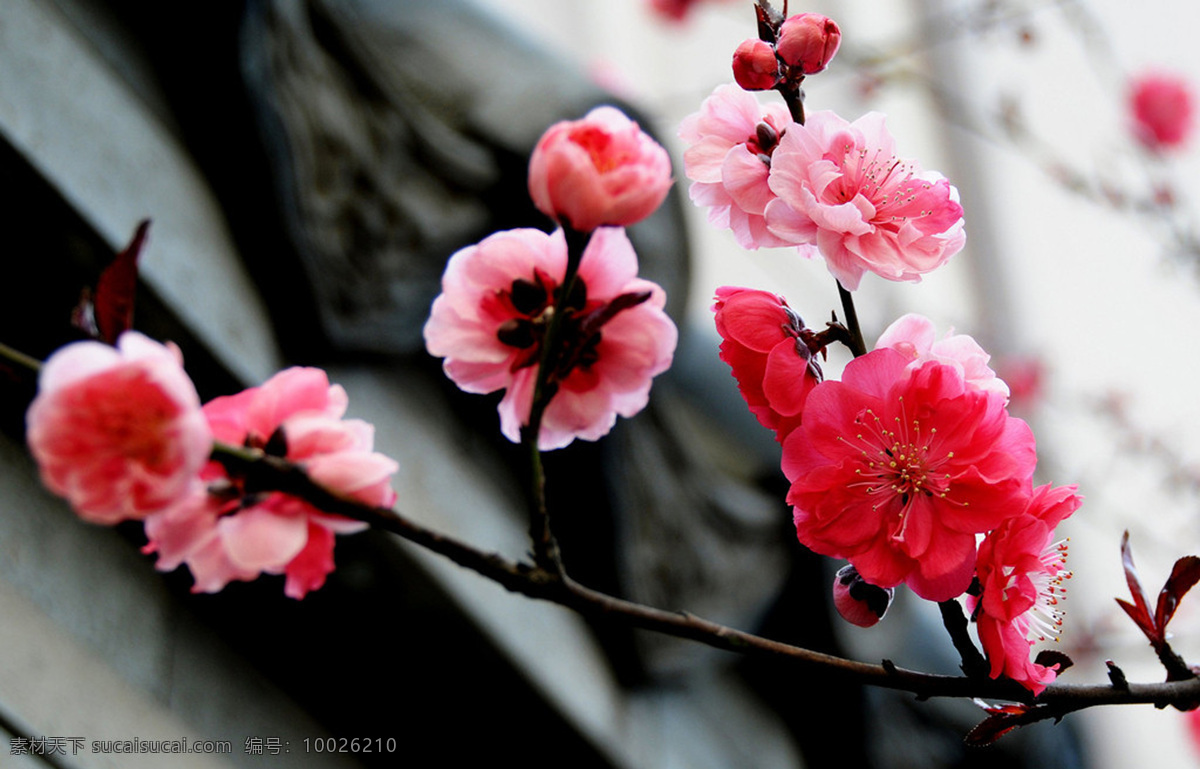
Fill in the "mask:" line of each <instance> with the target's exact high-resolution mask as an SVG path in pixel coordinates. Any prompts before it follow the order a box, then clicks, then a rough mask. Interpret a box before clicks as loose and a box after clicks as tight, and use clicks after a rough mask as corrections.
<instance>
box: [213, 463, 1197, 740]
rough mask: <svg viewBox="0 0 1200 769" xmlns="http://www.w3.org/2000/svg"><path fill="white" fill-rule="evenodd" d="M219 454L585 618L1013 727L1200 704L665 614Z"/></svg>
mask: <svg viewBox="0 0 1200 769" xmlns="http://www.w3.org/2000/svg"><path fill="white" fill-rule="evenodd" d="M213 458H214V459H216V460H217V461H219V462H221V463H222V464H223V465H225V467H226V468H227V469H228V470H229V471H230V472H231V473H236V474H239V475H242V476H243V477H245V478H246V481H247V484H248V485H250V486H251V487H253V488H258V489H260V490H266V489H272V490H276V491H281V492H284V493H287V494H293V495H295V496H297V497H301V498H303V499H305V500H306V501H308V502H310V503H312V504H313V505H314V506H316V507H318V508H320V509H321V510H324V511H326V512H329V513H334V514H337V515H344V516H346V517H348V518H353V519H355V520H359V521H363V522H365V523H368V524H370V525H371V526H373V527H375V528H378V529H382V530H384V531H389V532H391V533H393V534H396V535H398V536H400V537H403V538H404V539H406V540H408V541H410V542H412V543H414V544H416V545H419V546H421V547H424V548H426V549H428V550H431V551H433V552H435V553H438V554H439V555H442V556H444V557H446V558H448V559H450V560H451V561H453V562H454V563H456V564H458V565H459V566H462V567H464V568H467V569H470V570H472V571H474V572H476V573H477V574H479V575H481V576H483V577H485V578H487V579H490V580H492V581H494V582H496V583H498V584H500V585H501V586H503V587H504V588H505V589H507V590H509V591H511V592H514V593H519V594H521V595H524V596H527V597H529V598H535V599H539V600H545V601H550V602H552V603H557V604H560V605H562V606H565V607H567V608H570V609H573V610H575V611H577V612H579V613H581V614H585V615H588V616H592V617H599V618H604V619H609V620H612V621H616V622H624V623H627V624H629V625H632V626H634V627H637V628H641V629H644V630H651V631H655V632H660V633H665V634H667V635H672V636H676V637H679V638H686V639H690V640H693V641H697V642H699V643H703V644H707V645H708V646H712V647H715V648H718V649H724V650H727V651H731V652H738V653H741V654H753V655H758V656H763V657H768V658H775V659H778V660H779V661H780V662H781V663H785V664H795V665H800V666H801V667H803V668H807V669H814V670H815V669H822V670H826V671H833V672H835V673H837V674H838V675H839V676H841V677H842V678H843V679H844V680H845V681H846V682H848V683H850V682H853V683H859V684H866V685H870V686H878V687H882V688H887V689H897V690H902V691H908V692H912V693H913V694H914V695H916V696H917V698H918V699H928V698H930V697H972V698H982V699H986V700H1003V701H1009V702H1020V703H1024V704H1026V705H1030V706H1032V707H1030V708H1028V709H1027V710H1023V711H1022V712H1021V714H1020V715H1014V716H1013V717H1012V718H1013V720H1017V719H1019V720H1020V723H1014V724H1013V725H1014V726H1019V725H1022V724H1024V723H1032V722H1033V721H1039V720H1044V719H1049V718H1054V719H1058V718H1061V717H1062V716H1064V715H1066V714H1068V713H1072V712H1075V711H1077V710H1083V709H1085V708H1090V707H1096V706H1099V705H1130V704H1152V705H1154V706H1155V707H1157V708H1163V707H1166V706H1168V705H1175V706H1178V707H1181V708H1187V707H1191V706H1194V704H1195V703H1196V702H1197V701H1200V678H1193V679H1191V680H1188V681H1173V682H1164V683H1129V684H1125V685H1122V686H1116V685H1114V684H1112V683H1107V684H1089V685H1079V684H1074V685H1071V684H1059V683H1054V684H1051V685H1050V686H1048V687H1047V688H1046V690H1045V691H1043V692H1042V694H1041V695H1040V696H1038V697H1036V698H1035V697H1034V696H1033V694H1032V693H1031V692H1029V691H1028V690H1026V689H1024V688H1023V687H1021V686H1020V685H1018V684H1016V683H1015V682H1013V681H1009V680H1003V679H1001V680H993V679H990V678H968V677H964V676H944V675H936V674H932V673H922V672H919V671H914V670H907V669H904V668H900V667H897V666H896V665H894V664H892V663H891V662H890V661H887V660H884V661H883V662H882V663H881V664H871V663H865V662H858V661H855V660H849V659H845V658H842V657H837V656H834V655H829V654H823V653H821V652H816V651H813V650H811V649H805V648H803V647H799V646H793V645H791V644H786V643H781V642H779V641H775V640H772V639H769V638H764V637H762V636H757V635H754V634H752V633H747V632H744V631H741V630H737V629H734V628H730V627H727V626H724V625H720V624H718V623H715V622H710V621H708V620H706V619H703V618H700V617H697V616H695V615H692V614H689V613H687V612H683V611H665V610H663V609H657V608H654V607H650V606H645V605H643V604H638V603H634V602H632V601H626V600H624V599H620V598H616V597H614V596H611V595H607V594H605V593H600V592H598V591H595V590H592V589H590V588H587V587H585V586H583V585H580V584H578V583H577V582H575V581H574V580H572V579H571V578H570V577H568V576H566V575H560V574H556V573H554V572H552V571H549V570H547V569H544V568H541V567H539V566H536V565H533V564H527V563H521V562H517V561H512V560H510V559H508V558H505V557H504V556H501V555H499V554H497V553H486V552H483V551H481V550H478V549H477V548H475V547H473V546H471V545H469V544H467V543H465V542H462V541H460V540H457V539H454V538H453V537H448V536H445V535H443V534H440V533H438V532H435V531H432V530H430V529H428V528H426V527H424V526H421V525H420V524H418V523H416V522H414V521H412V520H410V519H409V518H407V517H405V516H404V515H401V514H400V513H398V512H396V511H394V510H390V509H387V508H375V507H370V506H366V505H363V504H361V503H358V502H355V501H353V500H348V499H345V498H343V497H339V496H337V495H335V494H332V493H330V492H329V491H328V490H326V489H324V488H323V487H321V486H319V485H318V484H316V483H315V482H313V481H312V480H311V479H310V478H309V477H308V475H307V474H306V473H305V472H304V470H303V469H302V468H301V467H300V466H298V465H296V464H294V463H291V462H288V461H286V460H284V459H280V458H278V457H274V456H270V455H267V454H264V453H262V452H260V451H257V450H253V449H243V448H237V447H232V446H224V445H219V444H218V445H217V446H216V447H215V448H214V451H213Z"/></svg>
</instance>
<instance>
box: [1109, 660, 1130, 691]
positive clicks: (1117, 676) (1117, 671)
mask: <svg viewBox="0 0 1200 769" xmlns="http://www.w3.org/2000/svg"><path fill="white" fill-rule="evenodd" d="M1104 664H1105V665H1107V666H1108V680H1109V681H1111V682H1112V685H1113V688H1114V689H1119V690H1120V691H1123V692H1127V691H1129V680H1128V679H1126V678H1125V671H1124V670H1121V668H1119V667H1117V664H1116V663H1115V662H1113V661H1112V660H1104Z"/></svg>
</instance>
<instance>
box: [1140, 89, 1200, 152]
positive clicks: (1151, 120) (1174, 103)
mask: <svg viewBox="0 0 1200 769" xmlns="http://www.w3.org/2000/svg"><path fill="white" fill-rule="evenodd" d="M1129 108H1130V112H1131V113H1132V118H1133V132H1134V135H1135V136H1136V137H1137V139H1138V141H1140V142H1141V143H1142V144H1143V145H1145V146H1146V147H1148V148H1150V149H1152V150H1162V149H1172V148H1175V147H1180V146H1182V145H1183V144H1184V143H1185V142H1186V141H1187V138H1188V136H1189V135H1190V134H1191V131H1192V123H1193V113H1194V112H1195V105H1194V97H1193V96H1192V90H1191V88H1190V87H1189V85H1188V83H1187V81H1186V80H1184V79H1183V78H1182V77H1180V76H1178V75H1172V74H1167V73H1163V72H1152V73H1149V74H1146V75H1143V76H1141V77H1139V78H1137V79H1135V80H1134V81H1133V82H1132V83H1131V85H1130V90H1129Z"/></svg>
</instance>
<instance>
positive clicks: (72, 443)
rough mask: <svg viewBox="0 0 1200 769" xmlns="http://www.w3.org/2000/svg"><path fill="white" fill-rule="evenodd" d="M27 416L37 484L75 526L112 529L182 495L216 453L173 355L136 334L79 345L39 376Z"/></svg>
mask: <svg viewBox="0 0 1200 769" xmlns="http://www.w3.org/2000/svg"><path fill="white" fill-rule="evenodd" d="M38 388H39V392H38V395H37V397H36V398H35V399H34V401H33V403H32V405H30V407H29V412H28V413H27V415H26V426H27V436H28V441H29V448H30V451H31V452H32V453H33V456H34V459H36V460H37V463H38V467H39V469H40V471H41V477H42V482H43V483H45V484H46V487H47V488H48V489H50V490H51V491H53V492H54V493H55V494H58V495H60V496H62V497H65V498H66V499H67V501H68V502H70V503H71V506H72V507H73V508H74V509H75V512H77V513H78V514H79V515H80V517H82V518H84V519H85V520H88V521H91V522H93V523H102V524H114V523H117V522H118V521H122V520H126V519H137V518H144V517H145V516H146V515H148V514H150V513H153V512H154V511H156V510H160V509H162V508H164V507H166V506H167V505H170V504H171V503H172V502H174V501H175V500H176V499H177V498H179V497H180V496H182V495H184V494H185V493H186V492H187V489H188V487H189V485H190V484H191V483H192V482H193V481H194V480H195V477H196V475H197V473H199V471H200V468H201V467H203V466H204V463H205V462H206V461H207V459H208V455H209V452H210V451H211V449H212V435H211V433H210V432H209V429H208V424H207V423H206V422H205V420H204V416H203V414H201V412H200V398H199V396H197V395H196V388H195V386H194V385H193V384H192V381H191V379H189V378H188V376H187V374H186V373H184V370H183V366H182V356H181V355H180V353H179V349H178V348H176V347H174V346H173V345H172V346H164V345H161V344H159V343H158V342H155V341H153V340H151V339H149V338H147V337H145V336H143V335H141V334H139V333H137V332H135V331H127V332H125V333H124V334H122V335H121V336H120V338H119V339H118V341H117V346H116V347H115V348H113V347H110V346H108V345H105V344H101V343H100V342H77V343H75V344H70V345H67V346H66V347H63V348H62V349H60V350H58V351H57V352H56V353H54V354H53V355H52V356H50V358H49V360H47V361H46V364H45V366H43V367H42V371H41V375H40V379H39V383H38Z"/></svg>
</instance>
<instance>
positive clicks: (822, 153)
mask: <svg viewBox="0 0 1200 769" xmlns="http://www.w3.org/2000/svg"><path fill="white" fill-rule="evenodd" d="M768 183H769V184H770V188H771V191H772V192H773V193H774V194H775V195H776V196H777V198H776V199H775V200H772V201H771V202H770V203H768V204H767V208H766V212H765V213H766V220H767V226H768V227H769V228H770V230H771V232H772V233H773V234H775V235H776V236H777V237H779V238H782V239H783V240H785V241H787V242H789V243H793V244H815V245H816V246H817V248H818V249H819V250H820V253H821V255H822V256H824V257H825V262H826V264H827V265H828V266H829V271H830V272H832V273H833V275H834V277H836V278H837V279H838V281H839V282H840V283H841V284H842V285H843V286H844V287H845V288H847V289H849V290H851V291H853V290H854V289H856V288H858V284H859V281H860V280H861V279H862V276H863V273H864V272H867V271H870V272H873V273H875V274H877V275H879V276H881V277H883V278H887V279H888V280H897V281H899V280H907V281H919V280H920V279H921V276H922V275H924V274H925V273H927V272H929V271H931V270H933V269H936V268H937V267H940V266H941V265H942V264H944V263H945V261H946V260H947V259H949V258H950V257H951V256H953V255H954V254H956V253H958V252H959V251H960V250H961V249H962V247H963V244H964V243H965V242H966V236H965V235H964V233H963V220H962V206H960V205H959V204H958V191H957V190H955V189H954V187H952V186H951V185H950V182H948V181H947V180H946V179H945V178H944V177H943V176H942V175H941V174H939V173H936V172H934V171H928V172H922V171H921V170H920V168H918V166H917V165H916V163H914V162H912V161H906V160H901V159H899V158H897V157H896V153H895V149H894V142H893V140H892V137H891V134H889V133H888V131H887V128H886V126H885V125H884V117H883V115H881V114H879V113H877V112H871V113H868V114H867V115H864V116H863V117H861V118H859V119H858V120H856V121H854V122H853V123H847V122H846V121H845V120H843V119H842V118H840V117H838V116H837V115H835V114H834V113H832V112H814V113H812V114H810V115H809V116H808V120H807V122H806V123H805V124H804V125H802V126H801V125H794V126H792V127H790V128H789V129H788V131H787V132H786V133H785V134H784V136H783V138H782V139H781V140H780V142H779V146H778V147H777V148H776V150H775V153H774V155H772V156H771V174H770V177H769V179H768Z"/></svg>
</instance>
